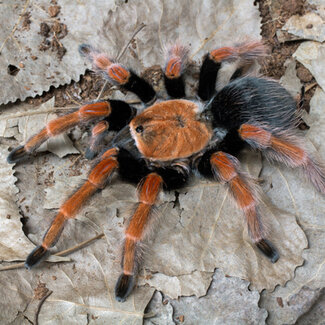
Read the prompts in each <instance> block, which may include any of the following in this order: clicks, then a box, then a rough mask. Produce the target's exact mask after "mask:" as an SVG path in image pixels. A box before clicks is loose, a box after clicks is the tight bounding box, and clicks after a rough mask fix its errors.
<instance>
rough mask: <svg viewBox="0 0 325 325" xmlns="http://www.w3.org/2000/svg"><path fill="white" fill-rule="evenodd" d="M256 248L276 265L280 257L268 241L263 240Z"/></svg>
mask: <svg viewBox="0 0 325 325" xmlns="http://www.w3.org/2000/svg"><path fill="white" fill-rule="evenodd" d="M256 246H257V248H258V249H259V250H260V251H261V252H262V253H263V254H264V255H265V256H266V257H268V258H269V259H270V261H271V262H272V263H276V262H277V260H278V259H279V257H280V255H279V253H278V251H277V249H276V248H275V247H274V246H273V244H272V243H271V242H270V241H268V240H267V239H261V240H260V241H259V242H257V243H256Z"/></svg>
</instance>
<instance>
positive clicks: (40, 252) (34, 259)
mask: <svg viewBox="0 0 325 325" xmlns="http://www.w3.org/2000/svg"><path fill="white" fill-rule="evenodd" d="M47 255H48V250H47V249H46V248H45V247H44V246H37V247H36V248H34V249H33V250H32V252H31V253H30V254H29V255H28V256H27V258H26V261H25V267H26V269H31V268H32V267H33V266H35V265H37V264H39V263H40V262H41V261H42V260H43V259H44V258H45V257H46V256H47Z"/></svg>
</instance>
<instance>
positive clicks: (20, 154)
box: [7, 146, 30, 164]
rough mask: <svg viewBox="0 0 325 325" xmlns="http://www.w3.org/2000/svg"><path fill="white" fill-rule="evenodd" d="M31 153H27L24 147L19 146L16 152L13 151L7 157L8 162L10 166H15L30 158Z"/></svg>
mask: <svg viewBox="0 0 325 325" xmlns="http://www.w3.org/2000/svg"><path fill="white" fill-rule="evenodd" d="M29 155H30V153H29V152H28V151H26V149H25V147H24V146H18V147H17V148H15V149H14V150H12V151H11V152H10V153H9V155H8V157H7V162H8V163H9V164H14V163H17V162H19V161H22V160H25V159H27V158H28V157H29Z"/></svg>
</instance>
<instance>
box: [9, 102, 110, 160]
mask: <svg viewBox="0 0 325 325" xmlns="http://www.w3.org/2000/svg"><path fill="white" fill-rule="evenodd" d="M111 111H112V109H111V105H110V103H109V102H97V103H92V104H87V105H84V106H82V107H80V109H79V110H78V111H76V112H74V113H70V114H66V115H64V116H60V117H58V118H56V119H54V120H52V121H50V122H49V123H48V124H47V125H46V127H45V128H44V129H42V130H41V131H40V132H39V133H38V134H36V135H34V136H33V137H31V138H30V139H29V140H28V141H27V142H26V144H25V145H23V146H19V147H17V148H15V149H14V150H13V151H11V152H10V154H9V156H8V158H7V160H8V162H9V163H15V162H18V161H20V160H22V159H24V158H26V157H28V156H29V155H31V154H32V153H33V152H34V151H35V150H36V149H37V148H38V147H39V146H40V145H41V144H42V143H44V142H45V141H46V140H48V139H49V138H51V137H53V136H56V135H58V134H60V133H62V132H64V131H67V130H68V129H70V128H72V127H74V126H76V125H78V124H80V123H82V122H88V121H90V120H93V119H96V118H102V117H106V116H109V115H110V113H111Z"/></svg>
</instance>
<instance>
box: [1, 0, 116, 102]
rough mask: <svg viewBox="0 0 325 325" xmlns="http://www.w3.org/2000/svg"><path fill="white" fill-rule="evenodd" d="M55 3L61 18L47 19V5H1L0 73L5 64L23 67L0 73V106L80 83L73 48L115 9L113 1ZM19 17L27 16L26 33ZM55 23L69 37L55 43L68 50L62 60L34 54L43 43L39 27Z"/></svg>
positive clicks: (9, 0) (39, 1)
mask: <svg viewBox="0 0 325 325" xmlns="http://www.w3.org/2000/svg"><path fill="white" fill-rule="evenodd" d="M58 4H59V5H60V7H61V8H60V13H59V15H58V16H57V17H55V18H51V17H50V16H49V15H48V8H49V7H50V4H49V1H46V0H34V1H29V0H26V1H19V0H6V1H4V2H2V3H1V5H0V6H1V10H0V21H1V22H2V26H3V28H1V30H0V40H1V41H0V51H1V56H0V68H1V71H3V72H4V71H7V67H8V65H9V64H11V65H14V66H16V67H19V66H21V64H22V65H23V66H24V67H23V68H20V70H19V72H18V73H17V74H16V75H15V76H13V75H10V74H8V73H7V72H6V73H2V75H1V77H0V80H1V85H2V87H1V88H0V98H1V99H0V104H3V103H8V102H14V101H16V100H17V99H21V100H24V99H25V98H26V97H34V96H36V95H40V94H42V93H43V91H48V90H49V88H50V86H54V87H58V86H59V85H63V84H66V83H70V82H71V80H79V78H80V75H81V74H83V73H84V72H85V70H86V64H85V62H84V59H83V58H81V57H80V55H79V54H78V46H79V45H80V44H81V43H84V42H89V40H90V39H92V38H94V37H96V36H97V34H98V29H99V28H100V27H101V25H102V21H103V19H104V17H105V16H106V15H107V12H108V11H109V10H111V9H113V8H115V1H114V0H109V1H108V0H105V1H103V0H102V1H95V0H92V1H78V2H70V1H59V3H58ZM24 14H29V15H30V17H29V20H30V24H28V27H27V26H25V28H24V25H23V21H24V16H23V15H24ZM94 17H96V19H94ZM59 19H60V20H59ZM54 21H57V22H61V23H64V24H66V25H67V30H68V34H67V35H66V36H65V37H64V38H62V39H59V42H60V43H61V44H62V46H64V47H65V48H66V50H67V52H66V53H65V55H64V56H63V57H62V60H60V59H59V58H58V57H57V55H56V53H55V52H54V51H51V50H47V51H40V50H39V46H40V44H41V42H42V41H43V36H42V35H41V34H40V24H41V23H42V22H46V23H47V24H49V25H52V24H53V23H54ZM15 27H16V28H15ZM51 39H52V38H49V40H50V41H51Z"/></svg>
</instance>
